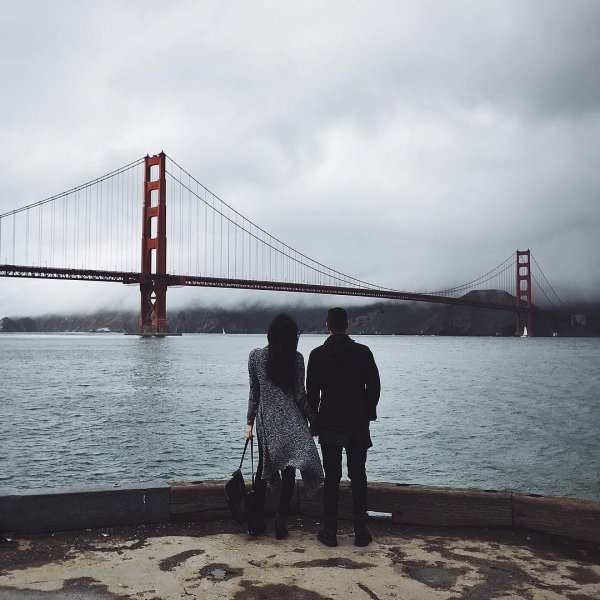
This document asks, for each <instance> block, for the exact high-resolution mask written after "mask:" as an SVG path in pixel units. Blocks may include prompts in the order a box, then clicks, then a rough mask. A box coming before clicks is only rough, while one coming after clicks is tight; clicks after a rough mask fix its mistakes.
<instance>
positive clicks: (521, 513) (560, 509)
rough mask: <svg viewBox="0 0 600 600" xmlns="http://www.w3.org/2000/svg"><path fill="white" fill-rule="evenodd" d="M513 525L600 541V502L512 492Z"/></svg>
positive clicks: (589, 540)
mask: <svg viewBox="0 0 600 600" xmlns="http://www.w3.org/2000/svg"><path fill="white" fill-rule="evenodd" d="M513 514H514V526H515V527H519V528H522V529H531V530H533V531H541V532H543V533H551V534H554V535H561V536H565V537H571V538H575V539H578V540H586V541H588V542H599V543H600V502H594V501H593V500H579V499H575V498H560V497H557V496H537V495H535V494H513Z"/></svg>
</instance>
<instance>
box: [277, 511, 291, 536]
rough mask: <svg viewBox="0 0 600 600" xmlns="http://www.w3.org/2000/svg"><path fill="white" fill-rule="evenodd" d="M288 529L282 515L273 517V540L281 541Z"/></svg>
mask: <svg viewBox="0 0 600 600" xmlns="http://www.w3.org/2000/svg"><path fill="white" fill-rule="evenodd" d="M287 535H288V528H287V523H286V517H285V515H284V514H282V513H277V514H276V515H275V538H276V539H278V540H282V539H283V538H285V537H287Z"/></svg>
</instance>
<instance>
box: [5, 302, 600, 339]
mask: <svg viewBox="0 0 600 600" xmlns="http://www.w3.org/2000/svg"><path fill="white" fill-rule="evenodd" d="M468 296H469V297H470V298H472V299H475V300H478V301H482V302H494V303H498V304H507V305H514V298H513V297H512V296H510V295H509V294H507V293H506V292H501V291H497V290H487V291H478V292H470V293H469V294H468ZM332 302H334V303H337V304H343V303H344V302H343V299H339V298H332ZM324 310H325V309H324V308H323V307H306V306H303V305H292V304H289V305H246V306H240V307H239V308H219V307H190V308H187V309H185V310H172V311H170V312H169V326H170V328H171V331H177V332H182V333H222V331H225V332H226V333H264V332H265V331H266V330H267V328H268V325H269V323H270V321H271V319H272V318H273V315H274V314H276V313H277V312H287V313H289V314H291V315H292V316H294V318H295V319H296V320H297V321H298V324H299V326H300V329H301V330H302V331H303V332H305V333H325V327H324ZM348 315H349V319H350V327H349V332H350V333H351V334H360V333H362V334H366V335H374V334H375V335H377V334H378V335H457V336H469V335H472V336H491V335H498V336H512V335H514V333H515V328H516V327H515V314H514V313H513V312H512V311H506V312H505V311H498V310H490V309H481V308H471V307H466V306H449V305H441V304H424V303H414V302H392V301H385V302H377V303H373V304H368V305H364V306H350V307H348ZM137 321H138V315H137V313H135V312H133V311H131V312H115V311H103V312H97V313H94V314H84V315H45V316H41V317H35V318H32V317H4V318H2V319H0V332H7V333H8V332H90V331H93V332H98V333H106V332H135V331H136V329H137ZM534 332H535V335H536V336H552V335H554V334H557V335H559V336H585V337H589V336H599V335H600V309H598V308H596V309H578V308H573V309H571V310H568V309H565V310H564V311H561V312H560V313H556V312H550V311H546V310H539V309H536V312H535V314H534Z"/></svg>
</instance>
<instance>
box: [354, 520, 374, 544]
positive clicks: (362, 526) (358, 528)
mask: <svg viewBox="0 0 600 600" xmlns="http://www.w3.org/2000/svg"><path fill="white" fill-rule="evenodd" d="M372 541H373V536H372V535H371V534H370V532H369V530H368V529H367V515H366V514H365V515H354V545H355V546H359V547H361V548H363V547H364V546H368V545H369V544H370V543H371V542H372Z"/></svg>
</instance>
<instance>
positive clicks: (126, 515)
mask: <svg viewBox="0 0 600 600" xmlns="http://www.w3.org/2000/svg"><path fill="white" fill-rule="evenodd" d="M0 493H1V492H0ZM170 495H171V488H170V486H169V485H168V484H167V483H162V482H157V483H146V484H128V485H121V486H119V487H100V486H93V487H76V488H58V489H52V488H48V489H44V488H41V489H34V490H17V491H15V490H12V491H11V493H10V494H8V495H1V496H0V509H1V510H0V531H13V532H16V533H43V532H48V531H65V530H69V529H86V528H98V527H109V526H112V525H132V524H137V523H159V522H161V521H168V520H169V519H170V516H171V502H170Z"/></svg>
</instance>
